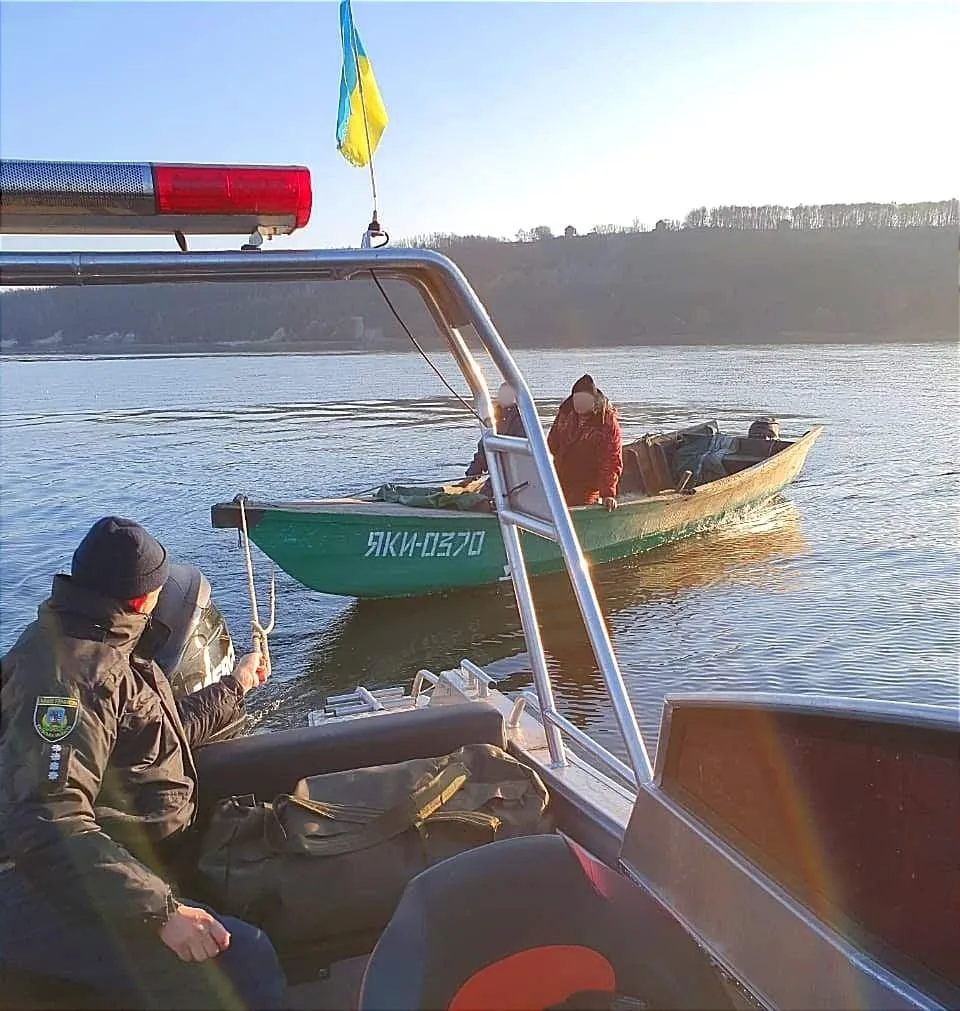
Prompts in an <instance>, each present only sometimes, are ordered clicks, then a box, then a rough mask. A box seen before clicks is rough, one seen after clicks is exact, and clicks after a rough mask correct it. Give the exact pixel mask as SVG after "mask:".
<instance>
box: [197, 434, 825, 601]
mask: <svg viewBox="0 0 960 1011" xmlns="http://www.w3.org/2000/svg"><path fill="white" fill-rule="evenodd" d="M822 430H823V429H822V426H817V427H816V428H813V429H811V430H810V431H809V432H807V433H806V434H805V435H803V436H802V437H801V438H799V439H797V440H795V441H790V440H781V439H749V438H741V439H736V438H735V439H733V440H732V442H731V446H730V449H731V451H729V452H727V453H726V455H724V456H723V458H722V460H721V465H722V472H723V474H724V475H725V476H716V477H715V478H714V479H713V480H707V481H704V483H701V484H699V485H697V486H696V487H694V488H690V487H687V488H684V489H683V490H677V487H676V485H677V482H676V480H675V479H674V477H673V475H672V470H671V465H670V463H671V457H672V454H673V453H674V452H676V450H677V446H678V445H679V444H680V442H681V440H682V438H683V436H684V435H685V434H687V433H689V432H694V431H697V429H685V430H683V431H682V432H672V433H666V434H662V435H656V436H646V437H644V438H643V439H640V440H638V441H637V442H634V443H631V444H629V445H627V446H625V447H624V473H623V477H622V479H621V482H620V488H619V495H618V497H619V501H620V507H619V508H618V509H617V510H616V511H614V512H612V513H608V512H606V511H605V510H604V509H603V508H602V507H601V506H579V507H576V508H573V509H571V510H570V513H571V516H572V517H573V523H574V526H575V528H576V531H577V536H578V538H579V540H580V544H581V546H582V548H583V551H584V554H585V555H586V556H587V558H588V560H589V561H590V562H592V563H593V564H601V563H603V562H610V561H614V560H616V559H620V558H626V557H628V556H630V555H635V554H639V553H641V552H644V551H649V550H650V549H652V548H656V547H659V546H660V545H662V544H666V543H668V542H670V541H675V540H679V539H680V538H683V537H688V536H690V535H692V534H698V533H703V532H705V531H707V530H710V529H711V528H713V527H716V526H718V525H720V524H722V523H727V522H730V521H731V520H735V519H736V517H737V516H738V515H741V514H744V513H747V512H751V511H754V510H755V509H757V508H758V507H760V506H762V505H763V504H764V503H766V502H768V501H769V500H770V499H772V498H773V497H774V496H775V495H777V494H778V493H779V492H780V491H781V490H782V489H783V488H784V487H785V486H786V485H788V484H789V483H790V482H791V481H792V480H793V479H794V478H795V477H796V476H797V474H798V473H799V472H800V469H801V467H802V466H803V463H804V460H805V459H806V456H807V453H808V452H809V450H810V448H811V446H812V445H813V443H814V442H815V441H816V439H817V438H818V437H819V435H820V433H821V432H822ZM211 512H212V522H213V525H214V527H221V528H222V527H236V528H239V527H240V525H241V516H240V507H239V504H238V502H237V500H234V501H233V502H229V503H226V502H225V503H219V504H217V505H215V506H213V508H212V511H211ZM244 512H245V516H246V523H247V529H248V533H249V536H250V539H251V540H252V541H253V542H254V543H255V544H256V545H257V546H258V547H259V548H260V549H261V550H262V551H263V552H264V553H265V554H266V555H267V556H268V557H269V558H271V559H273V561H274V562H275V563H276V564H277V565H278V566H279V567H280V568H281V569H283V570H284V571H285V572H287V573H289V574H290V575H291V576H293V578H294V579H296V580H297V581H298V582H300V583H302V584H303V585H304V586H306V587H309V588H310V589H313V590H318V591H320V592H322V593H331V594H338V595H342V596H349V597H409V596H419V595H421V594H430V593H443V592H445V591H448V590H455V589H462V588H466V587H476V586H484V585H487V584H491V583H496V582H498V581H500V580H504V579H508V578H509V569H508V566H507V557H506V553H505V551H504V545H503V539H502V536H501V532H500V524H499V521H498V519H497V517H496V516H495V515H494V514H492V513H490V512H470V511H456V510H450V509H436V508H417V507H413V506H408V505H399V504H394V503H390V502H382V501H374V500H372V499H364V498H340V499H319V500H313V501H300V502H297V501H294V502H256V501H249V500H247V501H245V503H244ZM522 540H523V550H524V555H525V557H526V560H527V568H528V570H529V572H530V573H531V574H532V575H542V574H544V573H550V572H559V571H561V570H562V569H563V559H562V557H561V554H560V549H559V547H558V545H557V544H556V543H554V542H551V541H548V540H545V539H544V538H542V537H538V536H536V535H535V534H531V533H526V532H524V533H523V534H522Z"/></svg>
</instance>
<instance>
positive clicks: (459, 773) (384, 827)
mask: <svg viewBox="0 0 960 1011" xmlns="http://www.w3.org/2000/svg"><path fill="white" fill-rule="evenodd" d="M469 777H470V770H469V769H468V768H467V767H466V766H465V765H463V764H462V763H461V762H450V763H449V764H448V765H447V767H446V768H445V769H443V770H442V771H441V772H439V773H437V775H435V776H434V777H433V778H432V779H431V780H429V781H428V782H427V783H425V784H424V785H423V786H421V787H420V788H419V789H417V790H414V791H413V792H412V793H411V794H409V796H407V797H405V798H404V799H403V800H402V801H400V803H399V804H395V805H394V806H393V807H391V808H390V809H389V810H387V811H384V812H383V814H381V815H379V816H378V817H376V818H374V819H373V821H371V822H369V823H368V824H366V825H364V826H363V827H362V828H360V829H358V830H357V831H356V832H344V833H343V834H341V835H334V836H327V837H326V838H323V839H318V838H316V837H311V836H303V835H291V836H290V837H289V839H288V848H289V849H291V850H294V851H296V852H300V853H306V854H309V855H310V856H319V857H333V856H341V855H342V854H344V853H355V852H357V851H358V850H364V849H369V848H370V847H371V846H377V845H379V844H380V843H382V842H386V841H387V840H388V839H393V838H394V836H398V835H400V834H401V833H402V832H406V830H407V829H409V828H418V827H419V826H420V825H422V824H423V823H424V822H425V821H426V820H427V819H428V818H429V817H430V815H432V814H434V813H435V812H436V811H437V810H438V809H439V808H441V807H442V806H443V805H444V804H446V802H447V801H448V800H450V798H451V797H453V796H454V794H455V793H456V792H457V791H458V790H459V789H460V788H461V787H462V786H463V785H464V783H466V781H467V779H469ZM288 802H289V803H291V804H296V805H297V806H298V807H302V808H305V809H306V810H308V811H309V810H312V802H311V801H304V800H301V799H300V798H299V797H290V798H289V799H288Z"/></svg>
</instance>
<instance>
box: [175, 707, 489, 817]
mask: <svg viewBox="0 0 960 1011" xmlns="http://www.w3.org/2000/svg"><path fill="white" fill-rule="evenodd" d="M465 744H495V745H497V746H498V747H500V748H504V749H506V747H507V741H506V734H505V730H504V725H503V717H502V716H501V714H500V713H499V712H498V711H497V710H496V709H494V708H493V706H490V705H487V704H486V703H485V702H467V703H463V704H459V705H445V706H427V707H426V708H424V709H416V710H405V711H401V712H396V713H385V714H382V715H379V716H369V717H360V718H358V719H352V720H343V721H337V722H335V723H329V724H326V725H324V726H319V727H303V728H298V729H295V730H281V731H275V732H274V733H271V734H254V735H251V736H248V737H240V738H236V739H235V740H232V741H223V742H219V743H214V744H208V745H206V746H205V747H203V748H200V749H198V750H197V752H196V753H195V760H196V764H197V773H198V776H199V783H200V790H199V793H200V817H201V819H202V818H203V815H204V814H205V813H207V812H209V810H210V808H211V807H212V805H213V804H214V803H215V802H216V801H217V800H218V799H220V798H222V797H231V796H234V795H242V794H250V793H252V794H254V795H255V796H256V798H257V800H262V801H270V800H273V798H274V797H276V795H277V794H278V793H291V792H292V791H293V788H294V787H295V786H296V784H297V782H298V781H299V780H301V779H304V778H305V777H307V776H319V775H321V774H322V773H325V772H343V771H344V770H346V769H359V768H365V767H367V766H372V765H390V764H392V763H394V762H405V761H407V760H408V759H411V758H433V757H435V756H439V755H447V754H449V753H450V752H452V751H456V750H457V748H460V747H462V746H463V745H465Z"/></svg>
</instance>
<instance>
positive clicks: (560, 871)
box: [359, 835, 732, 1011]
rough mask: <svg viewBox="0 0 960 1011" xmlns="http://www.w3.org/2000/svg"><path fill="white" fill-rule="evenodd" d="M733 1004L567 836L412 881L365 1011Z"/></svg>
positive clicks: (471, 859)
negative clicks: (616, 1000)
mask: <svg viewBox="0 0 960 1011" xmlns="http://www.w3.org/2000/svg"><path fill="white" fill-rule="evenodd" d="M614 995H619V996H621V997H630V998H634V999H635V1000H637V1001H643V1002H645V1003H643V1004H627V1003H623V1004H622V1005H621V1006H633V1007H640V1006H642V1007H648V1008H691V1009H693V1008H731V1007H732V1005H731V1003H730V1000H729V998H728V996H727V994H726V991H725V990H724V988H723V984H722V983H721V981H720V979H719V976H718V975H717V973H716V971H715V970H714V968H713V967H712V966H711V965H710V963H709V962H708V961H707V959H706V957H705V956H704V954H703V953H702V951H701V949H700V948H699V947H698V946H697V945H696V944H695V943H694V941H693V940H692V939H691V938H690V936H689V935H688V934H687V933H686V932H685V931H684V930H683V928H682V927H681V926H680V925H679V923H677V922H676V921H675V920H674V919H673V918H672V917H671V916H670V915H669V914H668V913H667V912H666V911H665V910H664V909H663V907H662V906H660V905H659V904H658V903H657V902H656V901H655V900H654V899H653V897H652V896H650V895H649V894H648V893H647V892H646V891H644V890H643V889H641V888H640V887H639V886H637V885H635V884H634V883H633V882H631V881H630V880H629V879H628V878H626V877H624V876H623V875H622V874H619V873H617V872H616V871H613V870H611V869H610V868H609V867H607V866H606V865H605V864H602V863H600V861H598V860H596V858H594V857H592V856H591V855H590V854H589V853H587V851H586V850H583V849H581V848H580V847H579V846H577V845H576V844H574V843H572V842H570V841H569V840H567V839H566V838H564V837H563V836H560V835H547V836H529V837H525V838H521V839H506V840H503V841H501V842H495V843H491V844H490V845H488V846H483V847H480V848H479V849H475V850H470V851H468V852H465V853H462V854H460V855H458V856H456V857H453V858H451V859H450V860H445V861H444V862H443V863H440V864H437V865H435V866H434V867H431V868H429V869H428V870H426V871H424V872H423V873H421V874H419V875H418V876H417V877H416V878H414V880H413V881H411V882H410V884H408V885H407V888H406V891H405V892H404V894H403V898H402V899H401V901H400V905H399V906H398V908H397V910H396V912H395V913H394V916H393V918H392V919H391V921H390V923H389V925H388V926H387V928H386V930H385V931H384V933H383V934H382V935H381V937H380V940H379V942H378V943H377V946H376V948H375V949H374V951H373V954H372V955H371V957H370V960H369V962H368V963H367V968H366V971H365V973H364V978H363V983H362V986H361V991H360V1002H359V1007H360V1011H393V1009H396V1011H401V1009H402V1011H416V1009H426V1008H431V1009H445V1011H477V1009H479V1008H483V1009H485V1011H506V1009H508V1008H511V1009H515V1008H525V1009H531V1011H532V1009H548V1008H559V1007H570V1008H580V1009H583V1008H588V1007H592V1008H610V1007H611V1006H614V1005H612V1003H611V1000H612V998H613V997H614Z"/></svg>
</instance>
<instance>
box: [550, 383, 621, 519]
mask: <svg viewBox="0 0 960 1011" xmlns="http://www.w3.org/2000/svg"><path fill="white" fill-rule="evenodd" d="M547 445H548V446H549V447H550V452H551V453H553V462H554V466H555V467H556V468H557V477H559V479H560V486H561V487H562V488H563V496H564V498H565V499H566V500H567V505H570V506H578V505H593V504H594V503H595V502H602V503H603V507H604V508H605V509H606V510H607V512H612V511H613V510H614V509H616V508H617V485H618V484H619V482H620V473H621V471H622V470H623V451H622V448H621V439H620V422H619V421H618V420H617V412H616V411H615V410H614V408H613V404H611V403H610V401H609V400H608V399H607V398H606V397H605V396H604V395H603V392H602V391H601V390H598V389H597V386H596V383H594V381H593V377H592V376H589V375H587V376H581V377H580V378H579V379H578V380H577V381H576V382H575V383H574V384H573V390H572V392H571V394H570V396H569V397H567V399H566V400H565V401H564V402H563V403H562V404H561V405H560V410H559V411H558V412H557V417H556V419H555V420H554V422H553V425H552V427H551V429H550V434H549V435H548V436H547Z"/></svg>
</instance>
